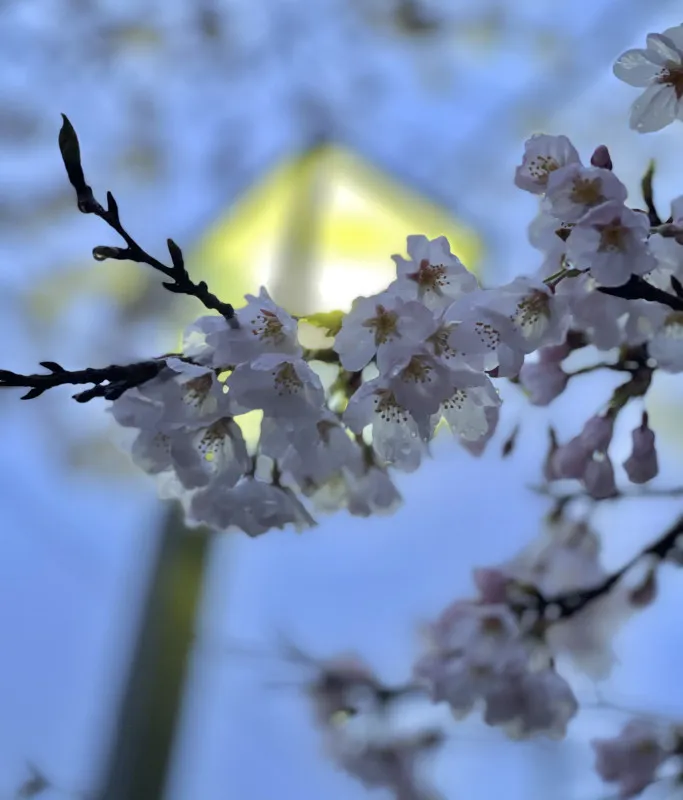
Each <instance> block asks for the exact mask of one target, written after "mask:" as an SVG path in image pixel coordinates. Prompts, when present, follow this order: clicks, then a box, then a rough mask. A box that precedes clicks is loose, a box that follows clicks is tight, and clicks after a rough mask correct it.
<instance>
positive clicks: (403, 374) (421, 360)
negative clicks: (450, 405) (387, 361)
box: [386, 352, 454, 420]
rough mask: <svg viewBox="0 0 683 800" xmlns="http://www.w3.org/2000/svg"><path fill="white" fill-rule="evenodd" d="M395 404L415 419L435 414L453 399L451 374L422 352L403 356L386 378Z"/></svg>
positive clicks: (441, 363) (433, 358) (438, 362)
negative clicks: (445, 401) (441, 406)
mask: <svg viewBox="0 0 683 800" xmlns="http://www.w3.org/2000/svg"><path fill="white" fill-rule="evenodd" d="M386 380H387V382H388V386H389V388H390V389H391V391H392V393H393V395H394V396H395V398H396V401H397V402H398V403H399V404H400V405H401V406H403V408H405V409H407V410H408V411H410V413H411V414H412V415H413V416H414V417H415V418H416V419H418V420H422V418H423V417H429V416H431V415H432V414H434V413H436V412H437V410H438V409H439V406H440V405H441V403H442V402H443V401H444V400H447V399H448V398H450V397H452V396H453V388H454V381H453V373H452V371H451V370H450V369H449V368H448V366H446V365H445V364H444V362H443V361H442V360H441V359H438V358H435V357H434V356H432V355H430V354H429V353H426V352H414V353H411V354H406V355H405V356H404V357H403V358H402V359H401V360H400V361H398V362H396V363H394V365H393V366H392V368H391V369H390V370H389V371H388V373H387V375H386Z"/></svg>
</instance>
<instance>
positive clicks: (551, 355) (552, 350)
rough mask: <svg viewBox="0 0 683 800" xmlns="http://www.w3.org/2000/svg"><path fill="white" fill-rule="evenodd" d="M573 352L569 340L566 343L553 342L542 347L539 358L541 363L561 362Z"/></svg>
mask: <svg viewBox="0 0 683 800" xmlns="http://www.w3.org/2000/svg"><path fill="white" fill-rule="evenodd" d="M571 352H572V347H571V344H570V343H569V342H567V341H565V342H564V344H551V345H548V347H542V348H541V349H540V350H539V351H538V360H539V361H540V362H541V364H551V363H553V364H559V363H560V361H564V359H565V358H567V356H568V355H570V353H571Z"/></svg>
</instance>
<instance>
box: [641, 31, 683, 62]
mask: <svg viewBox="0 0 683 800" xmlns="http://www.w3.org/2000/svg"><path fill="white" fill-rule="evenodd" d="M645 41H646V42H647V49H648V50H649V51H651V53H654V55H655V56H656V57H659V58H661V59H662V62H666V61H674V62H675V63H676V64H680V63H681V54H680V53H679V51H678V50H677V49H676V45H675V44H674V43H673V42H672V41H671V39H669V38H668V37H667V36H664V35H663V34H661V33H651V34H649V35H648V37H647V39H646V40H645ZM650 58H652V55H650ZM653 60H654V59H653Z"/></svg>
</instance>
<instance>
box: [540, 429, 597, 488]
mask: <svg viewBox="0 0 683 800" xmlns="http://www.w3.org/2000/svg"><path fill="white" fill-rule="evenodd" d="M590 457H591V451H590V450H589V449H588V448H587V447H586V445H585V444H584V442H583V441H582V439H581V437H580V436H575V437H574V438H573V439H570V440H569V441H568V442H567V444H563V445H561V446H560V447H558V448H557V450H556V451H555V452H554V453H553V455H552V456H551V461H550V469H551V472H552V473H553V474H554V475H555V478H556V479H558V478H577V479H578V478H583V474H584V472H585V471H586V467H587V466H588V462H589V461H590Z"/></svg>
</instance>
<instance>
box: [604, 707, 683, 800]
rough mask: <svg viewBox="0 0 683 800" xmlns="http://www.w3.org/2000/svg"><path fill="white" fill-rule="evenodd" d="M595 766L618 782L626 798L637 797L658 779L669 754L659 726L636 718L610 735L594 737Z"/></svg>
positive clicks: (606, 777)
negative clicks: (617, 733)
mask: <svg viewBox="0 0 683 800" xmlns="http://www.w3.org/2000/svg"><path fill="white" fill-rule="evenodd" d="M591 745H592V747H593V750H594V751H595V755H596V762H595V769H596V771H597V772H598V774H599V775H600V777H601V778H602V779H603V780H604V781H607V782H609V783H617V784H618V785H619V797H620V798H623V800H627V798H631V797H637V796H638V795H639V794H640V793H641V792H642V791H643V790H644V789H646V788H647V787H648V786H649V785H650V784H651V783H653V782H654V781H655V780H656V775H657V770H658V769H659V767H660V766H661V765H662V764H663V763H664V762H665V761H666V759H667V758H668V755H669V754H668V752H667V750H666V749H665V748H664V747H663V744H662V737H661V733H660V731H659V730H658V729H657V727H656V726H655V725H654V724H653V723H651V722H648V721H646V720H639V719H633V720H631V721H630V722H628V723H627V724H626V725H625V726H624V728H623V729H622V731H621V733H620V734H619V735H618V736H615V737H613V738H611V739H593V741H592V742H591Z"/></svg>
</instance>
